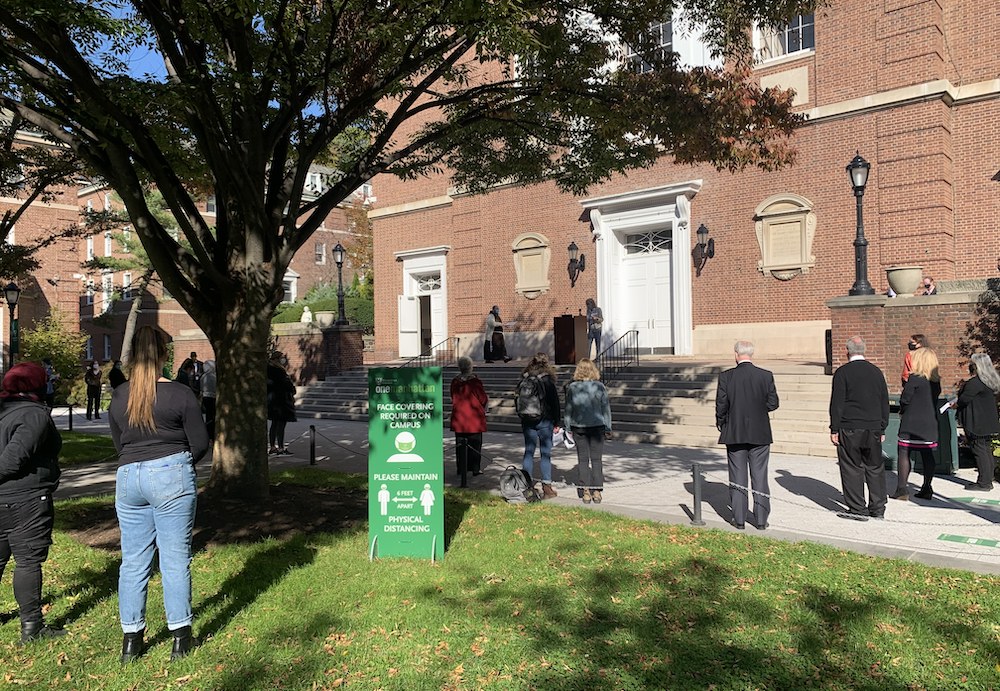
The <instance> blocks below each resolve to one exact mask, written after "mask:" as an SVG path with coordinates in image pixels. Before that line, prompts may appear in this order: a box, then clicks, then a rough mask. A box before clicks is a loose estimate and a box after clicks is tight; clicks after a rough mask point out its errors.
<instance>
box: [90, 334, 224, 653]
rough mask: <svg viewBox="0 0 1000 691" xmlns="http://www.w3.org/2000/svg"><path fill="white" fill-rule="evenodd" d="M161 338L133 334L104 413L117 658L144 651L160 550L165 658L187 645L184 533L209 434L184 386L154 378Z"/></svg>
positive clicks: (162, 352) (163, 356) (188, 530)
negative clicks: (114, 529)
mask: <svg viewBox="0 0 1000 691" xmlns="http://www.w3.org/2000/svg"><path fill="white" fill-rule="evenodd" d="M167 355H168V352H167V339H166V336H165V335H164V334H163V333H162V332H161V331H159V330H158V329H154V328H153V327H151V326H144V327H142V328H141V329H139V331H138V332H136V335H135V337H134V338H133V339H132V360H131V363H130V365H131V370H132V372H131V377H130V378H129V380H128V381H127V382H125V383H124V384H122V385H121V386H119V387H117V388H116V389H115V390H114V393H113V394H112V397H111V407H110V410H109V415H108V417H109V418H110V424H111V437H112V439H113V440H114V443H115V448H116V449H118V475H117V478H116V485H115V511H116V512H117V514H118V524H119V526H120V528H121V534H122V565H121V569H120V571H119V575H118V610H119V614H120V616H121V625H122V632H123V633H124V637H123V639H122V658H121V659H122V663H123V664H124V663H126V662H130V661H131V660H134V659H135V658H137V657H139V656H140V655H142V653H143V652H144V649H145V643H144V640H143V639H144V634H145V631H146V595H147V591H148V586H149V577H150V575H151V574H152V573H153V554H154V552H159V564H160V573H161V574H162V576H163V604H164V609H165V610H166V614H167V628H168V629H170V633H171V635H172V636H173V648H172V650H171V652H170V659H171V660H176V659H178V658H180V657H183V656H185V655H187V654H188V652H190V650H191V648H192V647H193V646H194V637H193V636H192V634H191V623H192V621H193V615H192V613H191V536H192V533H193V531H194V512H195V504H196V499H197V487H196V485H195V474H194V464H195V463H196V462H197V461H198V460H199V459H201V457H202V456H204V455H205V453H206V452H207V451H208V431H207V430H206V428H205V421H204V420H203V419H202V417H201V408H200V406H199V405H198V399H197V398H195V395H194V393H193V392H192V391H191V388H190V387H188V386H185V385H184V384H179V383H177V382H172V381H170V380H169V379H165V378H164V377H162V376H160V373H161V372H162V371H163V365H164V363H165V362H166V361H167Z"/></svg>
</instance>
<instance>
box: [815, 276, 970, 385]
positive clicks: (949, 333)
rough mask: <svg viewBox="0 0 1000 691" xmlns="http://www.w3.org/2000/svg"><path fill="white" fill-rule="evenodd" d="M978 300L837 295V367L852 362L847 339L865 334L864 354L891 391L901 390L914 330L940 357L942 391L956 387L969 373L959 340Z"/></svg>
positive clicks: (834, 312)
mask: <svg viewBox="0 0 1000 691" xmlns="http://www.w3.org/2000/svg"><path fill="white" fill-rule="evenodd" d="M977 300H978V294H976V293H954V294H948V293H945V294H942V295H938V296H931V297H900V298H895V299H889V298H884V297H877V296H876V297H872V298H862V297H854V298H850V297H848V298H838V299H836V300H833V301H831V304H830V307H831V310H830V311H831V313H832V315H833V319H832V322H833V324H832V326H833V364H834V367H839V366H840V365H842V364H844V362H846V361H847V352H846V343H847V339H848V338H850V337H852V336H856V335H860V336H861V337H862V338H864V339H865V344H866V345H867V351H866V353H865V357H866V358H867V359H868V360H870V361H871V362H873V363H874V364H876V365H878V366H879V367H880V368H881V369H882V371H883V373H884V374H885V378H886V382H887V383H888V384H889V391H890V393H899V391H900V389H901V383H900V380H901V374H902V371H903V358H904V357H906V352H907V346H906V344H907V343H908V342H909V339H910V336H911V335H912V334H918V333H921V334H924V335H925V336H926V337H927V338H928V339H929V341H930V344H931V347H932V348H933V349H934V352H935V353H936V354H937V356H938V360H939V362H940V371H941V388H942V390H943V391H945V392H948V391H951V390H954V389H955V387H956V386H957V384H958V382H960V381H961V380H963V379H965V378H967V377H968V359H967V358H966V357H965V356H963V355H962V353H961V351H960V345H961V342H962V339H963V338H964V336H965V334H966V329H967V327H968V326H969V324H970V323H971V322H973V321H974V320H975V318H976V305H977Z"/></svg>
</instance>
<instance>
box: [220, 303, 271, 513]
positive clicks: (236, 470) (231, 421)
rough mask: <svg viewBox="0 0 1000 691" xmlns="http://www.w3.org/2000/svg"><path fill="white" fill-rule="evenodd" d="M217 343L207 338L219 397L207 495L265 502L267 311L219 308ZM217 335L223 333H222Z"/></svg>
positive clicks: (246, 307)
mask: <svg viewBox="0 0 1000 691" xmlns="http://www.w3.org/2000/svg"><path fill="white" fill-rule="evenodd" d="M218 309H219V313H220V315H222V316H221V317H220V319H225V324H226V326H225V329H224V331H223V332H222V334H221V337H216V336H217V335H218V334H217V333H209V334H208V336H209V339H210V341H211V343H212V347H213V348H214V349H215V361H216V374H217V377H218V379H217V385H218V396H217V398H216V418H215V446H214V450H213V459H212V476H211V478H210V479H209V482H208V490H209V492H211V493H214V494H219V495H223V496H226V497H234V498H241V499H248V500H259V499H263V498H266V497H267V496H268V482H269V477H268V467H267V338H268V335H269V334H270V329H271V321H270V315H271V310H270V309H269V308H268V307H267V306H266V305H259V306H256V307H254V306H251V305H247V304H246V303H243V304H237V305H227V304H220V305H219V306H218ZM220 330H221V329H220Z"/></svg>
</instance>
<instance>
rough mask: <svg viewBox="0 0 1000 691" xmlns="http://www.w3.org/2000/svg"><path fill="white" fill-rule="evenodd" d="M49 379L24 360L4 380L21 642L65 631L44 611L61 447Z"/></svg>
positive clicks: (10, 543) (5, 539) (0, 444)
mask: <svg viewBox="0 0 1000 691" xmlns="http://www.w3.org/2000/svg"><path fill="white" fill-rule="evenodd" d="M47 379H48V377H47V375H46V373H45V368H43V367H42V366H41V365H39V364H37V363H34V362H22V363H20V364H17V365H14V366H13V367H11V368H10V369H9V370H8V371H7V374H5V375H4V378H3V382H2V384H0V577H2V576H3V572H4V570H5V569H6V567H7V562H8V561H10V558H11V557H13V558H14V562H15V569H14V599H15V600H17V606H18V610H19V612H20V616H21V643H22V644H24V643H28V642H30V641H34V640H37V639H41V638H53V637H56V636H62V635H64V634H65V633H66V632H65V631H64V630H63V629H59V628H55V627H52V626H47V625H46V624H45V620H44V618H43V617H42V564H44V563H45V560H46V559H48V556H49V546H50V545H51V544H52V522H53V516H54V513H53V507H52V493H53V492H54V491H55V489H56V487H57V486H58V485H59V473H60V471H59V462H58V458H59V451H60V450H61V449H62V437H60V436H59V432H58V430H56V426H55V425H54V424H53V422H52V418H51V417H50V415H49V410H48V408H46V407H45V405H44V404H43V403H42V401H44V400H45V386H46V383H47Z"/></svg>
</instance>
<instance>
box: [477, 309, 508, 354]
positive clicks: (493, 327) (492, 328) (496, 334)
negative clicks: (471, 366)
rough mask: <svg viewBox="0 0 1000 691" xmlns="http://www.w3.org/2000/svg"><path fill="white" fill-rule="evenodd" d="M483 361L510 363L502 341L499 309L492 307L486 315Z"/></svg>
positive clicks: (501, 321)
mask: <svg viewBox="0 0 1000 691" xmlns="http://www.w3.org/2000/svg"><path fill="white" fill-rule="evenodd" d="M483 360H485V361H486V362H496V361H498V360H503V361H504V362H510V356H509V355H507V346H506V344H505V343H504V340H503V320H502V319H500V308H499V307H498V306H496V305H493V309H491V310H490V311H489V314H487V315H486V340H485V341H484V342H483Z"/></svg>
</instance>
